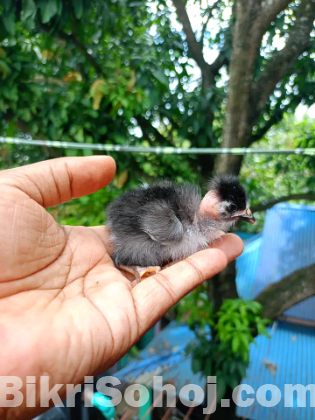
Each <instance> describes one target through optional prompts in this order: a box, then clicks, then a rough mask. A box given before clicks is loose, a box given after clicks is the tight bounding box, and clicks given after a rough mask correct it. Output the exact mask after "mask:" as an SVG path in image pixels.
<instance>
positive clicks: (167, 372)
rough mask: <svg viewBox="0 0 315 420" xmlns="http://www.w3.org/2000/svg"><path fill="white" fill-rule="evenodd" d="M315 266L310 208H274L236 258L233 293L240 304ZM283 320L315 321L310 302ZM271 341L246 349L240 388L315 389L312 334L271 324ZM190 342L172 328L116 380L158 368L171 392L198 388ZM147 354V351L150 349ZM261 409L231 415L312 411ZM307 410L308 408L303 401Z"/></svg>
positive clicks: (314, 219) (267, 417)
mask: <svg viewBox="0 0 315 420" xmlns="http://www.w3.org/2000/svg"><path fill="white" fill-rule="evenodd" d="M314 262H315V207H311V206H296V205H289V204H279V205H277V206H275V207H274V208H273V209H271V210H269V211H268V214H267V217H266V223H265V227H264V230H263V234H262V235H257V236H255V237H253V238H251V240H249V241H246V243H245V250H244V253H243V254H242V256H240V257H239V258H238V259H237V263H236V267H237V279H236V282H237V288H238V292H239V294H240V296H241V297H242V298H244V299H252V298H253V297H254V296H255V295H257V294H258V293H259V292H260V291H261V290H263V289H264V288H265V287H266V286H268V285H269V284H271V283H273V282H276V281H279V280H280V279H281V278H283V277H284V276H286V275H288V274H289V273H291V272H293V271H295V270H297V269H299V268H301V267H304V266H306V265H309V264H312V263H314ZM286 315H290V316H295V317H298V318H306V319H311V320H315V298H310V299H307V300H306V301H304V302H302V303H300V304H299V305H296V306H295V307H293V308H291V309H290V310H289V311H287V312H286ZM276 325H277V327H276V329H274V330H273V331H272V337H271V339H268V338H267V337H265V336H259V337H257V339H256V343H257V345H252V346H251V349H250V365H249V368H248V370H247V377H246V379H245V380H244V383H246V384H248V385H251V386H252V387H253V388H254V390H255V391H257V389H258V388H259V387H260V386H261V385H265V384H274V385H276V386H277V387H278V388H279V389H280V391H281V393H282V394H283V391H284V384H285V383H287V384H293V385H295V384H302V385H304V386H305V385H308V384H312V383H314V384H315V359H314V357H313V355H314V349H315V329H314V328H312V327H306V326H300V325H292V324H288V323H285V322H280V321H279V322H277V323H276ZM193 339H194V333H193V332H192V331H191V330H189V328H188V327H187V326H185V325H181V326H178V325H176V324H175V323H172V324H171V325H170V326H169V327H168V328H166V329H165V330H163V331H162V332H161V333H160V334H159V335H158V336H157V337H155V338H154V340H153V341H152V342H151V343H150V345H149V346H148V347H147V348H146V349H145V350H143V351H142V352H141V353H140V356H139V359H138V360H135V361H134V362H131V363H129V364H128V366H126V368H125V369H123V370H121V371H120V372H118V377H119V378H121V379H122V378H123V379H124V380H127V381H135V380H136V379H137V378H138V377H139V376H141V375H142V374H144V373H148V372H154V371H156V369H158V368H160V369H161V368H162V369H163V373H162V375H163V378H164V380H165V382H168V381H170V380H171V381H172V380H173V381H174V384H175V386H176V388H177V389H180V388H181V387H182V386H183V385H185V384H186V383H193V384H198V385H200V386H203V384H204V378H203V377H202V376H201V375H195V374H193V372H192V370H191V358H190V356H189V355H188V356H187V355H186V354H185V352H184V350H185V348H186V346H187V344H188V343H189V342H191V341H192V340H193ZM152 349H153V350H152ZM293 404H294V407H293V408H288V407H287V408H286V407H284V400H283V399H281V401H280V403H279V404H278V405H277V406H275V407H270V408H266V407H262V406H260V405H259V404H258V402H257V401H255V402H254V404H253V405H252V406H251V407H248V408H241V407H238V409H237V415H238V416H240V417H243V418H248V419H251V420H280V419H281V420H282V419H286V420H297V419H299V420H311V419H315V409H314V408H307V407H306V408H301V407H297V405H298V401H297V400H296V397H295V400H294V402H293ZM307 406H308V407H310V403H309V397H308V399H307Z"/></svg>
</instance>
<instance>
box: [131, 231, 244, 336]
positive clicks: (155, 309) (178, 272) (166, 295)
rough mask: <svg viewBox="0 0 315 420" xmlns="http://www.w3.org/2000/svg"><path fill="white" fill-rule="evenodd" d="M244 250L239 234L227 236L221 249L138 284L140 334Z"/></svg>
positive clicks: (192, 259) (189, 258) (135, 290)
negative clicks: (237, 235)
mask: <svg viewBox="0 0 315 420" xmlns="http://www.w3.org/2000/svg"><path fill="white" fill-rule="evenodd" d="M242 251H243V243H242V241H241V240H239V239H238V238H237V237H236V235H225V236H224V238H223V240H222V241H221V243H220V244H219V248H212V249H207V250H203V251H200V252H198V253H196V254H193V255H191V256H190V257H188V258H186V260H184V261H182V262H179V263H177V264H174V265H173V266H171V267H169V268H167V269H165V270H162V271H161V272H160V273H158V274H156V275H154V276H152V277H149V278H148V279H146V280H144V281H143V282H141V283H140V284H139V285H137V286H136V287H135V288H134V289H133V290H132V293H133V297H134V302H135V307H136V308H137V312H138V318H139V330H140V331H139V333H140V334H143V333H144V332H145V331H147V330H148V329H149V328H150V327H151V326H152V325H154V324H155V323H156V322H157V321H158V320H159V319H160V318H161V317H162V316H163V314H164V313H165V312H167V311H168V310H169V309H170V308H171V307H172V306H173V305H174V304H175V303H177V302H178V301H179V300H180V299H181V298H182V297H184V296H185V295H186V294H187V293H189V292H190V291H191V290H192V289H194V288H195V287H196V286H198V285H199V284H201V283H202V282H203V281H205V280H206V279H209V278H211V277H213V276H214V275H215V274H217V273H219V272H220V271H222V270H223V269H224V268H225V267H226V265H227V263H228V262H229V261H231V260H232V259H233V258H236V257H237V256H239V255H240V254H241V253H242Z"/></svg>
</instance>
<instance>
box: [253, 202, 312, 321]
mask: <svg viewBox="0 0 315 420" xmlns="http://www.w3.org/2000/svg"><path fill="white" fill-rule="evenodd" d="M314 262H315V207H313V206H300V205H292V204H288V203H281V204H278V205H276V206H274V207H273V208H272V209H270V210H268V212H267V217H266V221H265V225H264V230H263V235H262V243H261V254H260V259H259V264H258V267H257V273H256V276H255V275H253V280H255V282H254V286H253V289H252V292H253V295H252V296H256V295H257V294H258V293H260V292H261V291H262V290H263V289H264V288H265V287H267V286H268V285H270V284H271V283H274V282H277V281H279V280H281V279H282V278H283V277H285V276H287V275H288V274H290V273H292V272H294V271H296V270H298V269H300V268H302V267H306V266H308V265H310V264H313V263H314ZM285 315H289V316H293V317H297V318H303V319H308V320H312V321H315V297H312V298H309V299H307V300H305V301H304V302H301V303H299V304H298V305H295V306H294V307H292V308H290V309H289V310H288V311H286V312H285Z"/></svg>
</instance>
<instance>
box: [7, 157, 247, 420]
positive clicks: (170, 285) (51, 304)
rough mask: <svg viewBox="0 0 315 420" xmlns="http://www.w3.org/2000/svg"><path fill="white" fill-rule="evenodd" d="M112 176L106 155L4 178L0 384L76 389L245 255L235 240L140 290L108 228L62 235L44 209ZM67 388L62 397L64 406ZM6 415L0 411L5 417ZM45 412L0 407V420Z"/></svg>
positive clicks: (165, 272) (226, 240)
mask: <svg viewBox="0 0 315 420" xmlns="http://www.w3.org/2000/svg"><path fill="white" fill-rule="evenodd" d="M114 173H115V163H114V161H113V159H111V158H110V157H106V156H93V157H86V158H65V159H56V160H50V161H46V162H42V163H38V164H35V165H30V166H26V167H23V168H17V169H12V170H8V171H3V172H2V173H0V238H1V242H0V348H1V358H0V375H3V376H4V375H5V376H18V377H19V378H21V379H22V381H23V388H22V392H24V393H25V383H26V376H35V377H36V384H37V385H36V387H37V388H36V391H37V392H36V395H37V405H39V400H38V398H39V377H40V376H43V375H49V377H50V382H49V384H50V389H51V388H52V387H53V386H54V384H67V383H70V384H78V383H82V382H83V381H84V376H86V375H95V374H97V373H100V372H102V371H105V370H106V369H107V368H108V367H110V366H111V365H113V364H114V363H115V362H116V361H117V360H119V359H120V358H121V357H122V356H123V355H124V354H125V353H126V352H127V351H128V350H129V349H130V347H131V346H132V345H133V344H134V343H136V342H137V340H138V339H139V338H140V337H141V336H142V335H143V334H144V333H145V332H146V331H147V330H148V329H149V328H151V327H152V326H153V325H154V324H155V323H156V322H157V320H158V319H160V318H161V316H162V315H163V314H164V313H165V312H166V311H167V310H168V309H170V308H171V307H172V306H173V305H174V304H175V303H176V302H178V301H179V300H180V299H181V298H182V297H183V296H185V295H186V294H187V293H188V292H190V291H191V290H192V289H193V288H195V287H196V286H198V285H199V284H200V283H202V282H203V281H204V280H206V279H208V278H210V277H212V276H214V275H215V274H216V273H218V272H219V271H221V270H222V269H224V268H225V266H226V264H227V263H228V261H231V260H232V259H234V258H236V257H237V256H238V255H239V254H240V253H241V252H242V250H243V244H242V241H241V240H240V239H239V238H238V237H237V236H235V235H230V234H228V235H225V236H224V237H223V239H222V241H219V242H218V243H217V244H216V246H215V248H212V249H207V250H204V251H201V252H198V253H197V254H194V255H192V256H191V257H189V258H187V259H186V260H184V261H182V262H179V263H176V264H174V265H173V266H171V267H169V268H167V269H165V270H163V271H162V272H160V273H158V274H156V275H154V276H153V277H150V278H148V279H146V280H145V281H143V282H142V283H140V284H138V285H135V286H134V283H132V282H131V281H130V280H129V279H127V278H126V277H125V275H124V274H123V273H122V272H120V271H119V270H118V269H117V268H116V267H115V266H114V264H113V261H112V259H111V257H110V252H111V250H110V244H109V241H108V234H107V232H106V229H105V228H104V227H103V226H101V227H97V228H89V227H71V226H60V225H59V224H58V223H57V222H56V221H55V220H54V219H53V217H52V216H51V215H50V214H49V213H48V212H47V211H46V210H45V208H47V207H51V206H55V205H58V204H60V203H63V202H66V201H69V200H70V199H71V198H75V197H81V196H83V195H86V194H90V193H93V192H95V191H97V190H99V189H100V188H103V187H104V186H105V185H107V184H108V183H109V182H110V181H111V180H112V178H113V176H114ZM64 393H65V386H64V387H62V389H61V390H60V392H59V395H60V397H61V398H62V397H63V396H64ZM1 410H2V411H1ZM40 411H41V409H40V408H39V407H37V408H27V409H26V408H25V398H24V402H23V405H21V406H20V407H16V408H7V409H1V408H0V418H1V419H2V418H4V419H6V418H10V419H15V418H21V417H23V419H26V418H32V417H33V416H34V415H35V414H37V413H38V412H40Z"/></svg>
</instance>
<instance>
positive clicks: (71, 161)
mask: <svg viewBox="0 0 315 420" xmlns="http://www.w3.org/2000/svg"><path fill="white" fill-rule="evenodd" d="M115 170H116V164H115V161H114V159H112V158H111V157H109V156H88V157H69V158H60V159H51V160H48V161H45V162H40V163H35V164H33V165H27V166H23V167H22V168H15V169H10V170H8V171H4V172H3V173H2V174H1V175H0V183H1V184H7V185H11V186H14V187H16V188H18V189H19V190H22V191H23V192H25V193H26V194H27V195H28V196H29V197H30V198H32V199H33V200H35V201H36V202H37V203H38V204H40V205H42V206H43V207H51V206H56V205H58V204H61V203H65V202H66V201H69V200H71V199H72V198H78V197H82V196H84V195H87V194H92V193H93V192H96V191H98V190H100V189H101V188H103V187H105V186H106V185H108V184H109V183H110V182H111V181H112V179H113V177H114V175H115Z"/></svg>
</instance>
